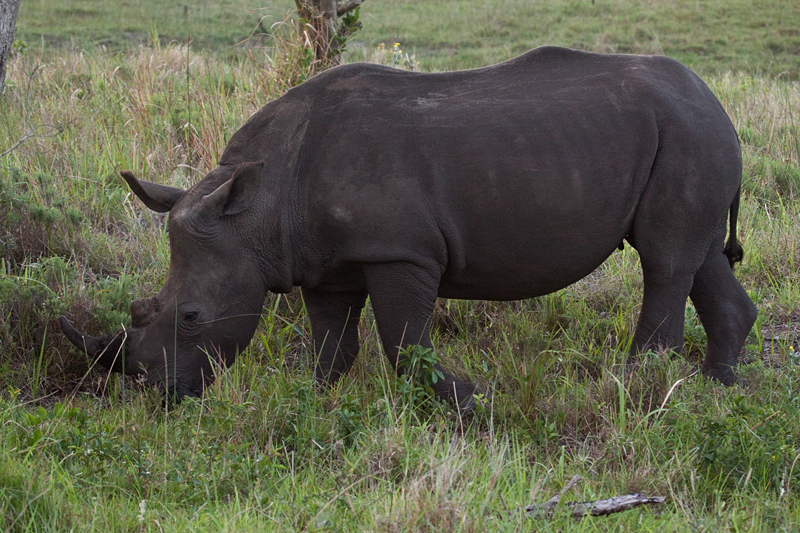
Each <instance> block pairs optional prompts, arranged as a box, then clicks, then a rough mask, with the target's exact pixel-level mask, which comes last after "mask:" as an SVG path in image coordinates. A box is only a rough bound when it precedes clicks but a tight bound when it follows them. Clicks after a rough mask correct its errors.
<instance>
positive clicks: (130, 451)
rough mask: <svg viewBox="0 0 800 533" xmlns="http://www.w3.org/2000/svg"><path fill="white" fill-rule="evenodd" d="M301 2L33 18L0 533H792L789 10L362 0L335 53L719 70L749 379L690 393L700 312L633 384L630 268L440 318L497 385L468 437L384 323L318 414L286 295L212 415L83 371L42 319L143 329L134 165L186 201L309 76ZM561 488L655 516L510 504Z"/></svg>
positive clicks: (460, 351) (87, 5) (37, 1)
mask: <svg viewBox="0 0 800 533" xmlns="http://www.w3.org/2000/svg"><path fill="white" fill-rule="evenodd" d="M288 7H289V6H288V5H286V6H284V5H275V4H273V5H267V6H266V7H264V5H263V4H261V3H258V2H254V1H252V0H245V1H237V2H235V3H234V2H225V1H218V0H217V1H215V2H209V1H206V0H199V1H196V2H193V3H192V4H191V5H189V4H186V5H185V6H184V5H182V4H173V3H170V4H169V5H167V6H164V5H163V4H162V3H160V2H155V1H152V2H151V1H150V0H140V1H133V0H129V1H128V2H122V3H120V2H107V1H104V0H72V1H66V2H65V1H59V2H53V1H52V0H27V1H25V2H23V3H22V7H21V9H20V15H19V20H18V25H17V26H18V34H17V35H18V37H19V41H18V43H17V46H16V51H15V57H14V60H13V62H12V63H11V65H10V70H9V73H8V80H7V88H6V93H5V94H4V96H3V97H2V98H1V99H0V154H3V155H2V156H0V384H2V389H0V527H3V528H4V529H5V530H9V531H28V530H31V531H40V530H45V531H60V530H71V529H75V530H114V531H116V530H137V531H151V530H152V531H159V530H167V531H178V530H193V531H195V530H220V531H222V530H226V531H244V530H253V531H261V530H290V531H296V530H309V531H311V530H343V531H344V530H346V531H352V530H379V531H409V530H419V531H451V530H503V531H506V530H508V531H510V530H517V529H521V530H553V531H556V530H558V531H561V530H570V531H571V530H590V531H595V530H613V531H617V530H622V531H625V530H637V531H639V530H641V531H666V530H675V531H687V530H697V531H796V530H797V524H798V523H800V505H798V501H799V500H798V498H797V497H796V495H795V494H796V492H797V491H798V489H800V483H798V482H799V481H800V444H799V443H800V416H798V415H800V412H798V411H800V345H798V342H800V339H798V337H800V333H798V329H797V327H796V325H795V323H796V321H797V320H798V317H799V316H800V314H799V313H798V309H797V307H798V305H797V302H798V295H800V283H799V281H800V280H798V273H797V267H796V263H797V261H798V259H800V257H798V254H799V253H800V252H798V248H799V246H798V235H800V227H798V224H800V223H798V220H800V219H799V218H798V215H800V140H799V139H800V131H799V130H800V124H798V114H800V86H798V82H797V80H798V75H800V69H799V66H800V63H798V61H799V60H798V47H800V35H798V32H797V29H798V28H800V6H799V5H798V4H797V3H796V2H793V1H788V0H787V1H779V0H773V1H766V0H764V1H754V2H744V1H738V0H731V1H727V2H723V1H722V0H707V1H700V0H697V1H677V0H676V1H666V2H663V1H662V2H647V1H633V0H615V1H603V0H596V2H595V3H594V4H592V3H591V2H590V1H589V0H586V1H577V0H575V1H572V0H558V1H550V2H531V1H529V0H528V1H525V0H492V1H489V2H481V3H479V4H476V3H475V2H468V1H463V2H462V1H450V2H444V1H436V0H428V1H412V0H409V1H405V2H404V1H394V2H386V1H381V0H369V1H368V2H366V3H365V4H364V6H363V8H362V13H361V20H362V22H363V23H364V30H363V31H361V32H359V33H357V34H356V36H355V40H354V41H351V42H350V43H349V44H348V50H349V52H348V53H347V55H346V56H345V60H347V61H354V60H362V59H367V60H370V61H378V62H384V63H387V64H390V65H393V66H396V67H399V68H412V67H413V68H418V69H425V70H435V69H449V68H461V67H470V66H477V65H480V64H487V63H491V62H495V61H499V60H502V59H505V58H507V57H510V56H512V55H515V54H516V53H518V52H521V51H523V50H525V49H527V48H530V47H534V46H538V45H541V44H548V43H549V44H562V45H568V46H574V47H579V48H584V49H590V50H597V51H619V52H641V53H665V54H668V55H672V56H674V57H677V58H679V59H681V60H683V61H685V62H686V63H687V64H689V65H690V66H692V67H693V68H695V69H696V70H698V71H700V72H701V73H703V75H704V76H705V78H706V79H707V81H708V83H709V85H710V86H711V88H712V89H713V90H714V92H715V93H716V94H717V96H718V97H719V98H720V100H721V101H722V103H723V105H724V106H725V108H726V109H727V110H728V112H729V114H730V116H731V118H732V120H733V122H734V124H735V125H736V127H737V129H738V131H739V133H740V136H741V140H742V147H743V151H744V157H745V175H744V202H743V206H742V215H741V218H740V225H741V235H742V240H743V241H744V243H745V250H746V255H745V262H744V264H743V265H741V266H740V268H739V269H738V270H737V273H738V276H739V278H740V279H741V280H742V282H743V284H744V285H745V287H746V288H747V290H748V291H749V293H750V294H751V296H752V298H753V299H754V301H756V303H757V305H758V306H759V310H760V315H759V320H758V322H757V325H756V328H754V330H753V332H752V334H751V336H750V338H749V339H748V343H747V346H746V349H745V352H744V354H743V357H742V361H743V364H742V366H741V376H742V378H743V380H742V383H741V384H740V385H737V386H735V387H731V388H722V387H720V386H718V385H717V384H714V383H709V382H707V381H705V380H703V379H702V378H700V377H699V376H697V375H695V372H696V369H697V366H698V364H699V362H700V360H701V359H702V357H703V355H704V351H705V335H704V332H703V330H702V327H701V326H700V324H699V321H698V319H697V316H696V314H695V312H694V310H693V308H692V307H691V306H689V307H688V308H687V312H686V344H685V346H684V355H682V356H681V355H676V354H653V355H652V356H650V357H647V358H645V361H644V364H643V366H642V368H641V369H640V371H639V372H638V373H635V374H633V375H627V376H626V375H625V373H624V372H622V365H623V364H624V361H625V347H626V345H627V344H628V342H629V340H630V337H631V335H632V333H633V327H634V324H635V318H636V315H637V312H638V307H639V305H640V299H641V277H640V273H639V266H638V258H637V256H636V253H635V251H633V250H632V249H630V247H627V248H626V249H625V250H624V251H622V252H616V253H615V254H614V255H613V256H612V257H611V258H610V259H609V261H608V262H607V263H606V264H605V265H604V266H603V267H601V268H600V269H598V270H597V271H596V272H595V273H593V274H592V275H591V276H589V277H588V278H586V279H585V280H583V281H581V282H580V283H578V284H576V285H574V286H573V287H570V288H568V289H565V290H563V291H560V292H558V293H555V294H553V295H550V296H546V297H543V298H539V299H535V300H530V301H524V302H510V303H491V302H464V301H442V302H440V304H439V306H438V308H437V311H436V314H435V317H434V318H435V322H436V324H435V325H436V339H435V344H436V346H437V347H438V353H439V355H440V357H441V358H442V359H444V361H445V364H446V365H447V366H449V367H450V368H452V369H454V370H456V371H457V372H458V373H459V374H461V375H463V376H465V377H468V378H469V379H472V380H474V381H475V382H477V383H479V384H480V385H481V387H482V390H483V391H484V401H483V404H482V405H483V406H482V409H480V412H479V413H477V414H476V415H475V416H474V417H471V418H463V417H461V416H460V415H459V413H457V412H454V411H453V410H452V409H451V408H450V407H449V406H446V405H441V404H437V403H432V402H430V401H428V400H427V399H426V396H425V395H424V393H423V392H424V391H421V390H420V388H419V386H415V385H413V384H408V383H405V382H401V381H399V380H398V379H397V378H395V377H394V375H393V372H392V371H391V370H390V369H387V368H386V367H385V365H384V360H383V358H382V356H381V353H380V347H379V341H378V337H377V333H376V330H375V326H374V322H373V320H372V317H371V314H370V313H369V312H367V313H365V316H364V318H363V319H362V324H361V334H362V338H363V341H364V348H363V350H362V354H361V356H360V357H359V360H358V361H357V364H356V367H355V368H354V369H353V371H352V372H351V373H350V375H348V376H347V377H346V378H344V379H343V380H342V383H341V384H340V385H339V386H338V387H337V388H336V389H335V390H333V391H330V392H327V393H324V394H319V393H317V391H316V389H315V385H314V383H313V379H312V372H311V369H310V365H309V363H310V357H311V354H310V336H309V326H308V322H307V319H306V317H305V313H304V311H303V309H302V301H301V300H300V298H299V297H298V295H297V294H292V295H289V296H284V297H275V296H271V297H269V298H268V300H267V301H266V302H265V307H264V314H263V319H262V324H261V326H260V328H259V330H258V332H257V334H256V337H255V339H254V340H253V342H252V343H251V346H250V347H249V348H248V350H247V351H246V352H245V353H243V354H241V356H240V357H239V358H238V360H237V363H236V364H235V365H234V366H233V367H231V368H229V369H227V370H221V371H220V373H219V376H218V379H217V380H216V382H215V384H214V385H213V387H211V389H210V390H208V391H207V393H206V395H205V396H204V398H203V399H202V400H197V401H187V402H184V403H182V404H180V405H177V406H176V405H166V406H165V405H164V404H163V402H162V399H161V397H160V396H159V394H158V393H157V392H156V391H153V390H148V389H145V388H143V387H141V386H140V385H139V384H138V383H135V382H131V381H128V380H124V379H120V378H119V377H118V376H109V375H107V374H105V373H103V372H101V371H99V370H96V369H89V367H88V362H87V361H86V360H85V359H84V358H82V357H81V356H80V355H78V354H76V353H75V352H74V351H73V350H71V349H70V348H69V346H68V343H67V342H66V341H65V340H64V339H63V338H62V336H61V334H60V332H59V331H58V329H57V324H56V322H55V319H56V318H57V317H58V315H60V314H62V313H65V314H67V316H69V317H70V319H72V320H73V321H74V322H75V323H76V324H77V326H78V327H79V328H81V329H84V330H87V331H90V332H94V333H100V332H105V331H108V330H109V329H112V328H116V327H118V325H119V324H120V323H123V324H126V325H127V324H128V321H129V316H128V305H129V303H130V300H131V297H132V296H141V295H151V294H153V293H155V292H156V291H157V290H158V288H159V287H160V286H161V284H162V283H163V280H164V277H165V274H166V271H167V266H168V261H169V258H168V246H167V242H166V238H165V234H164V218H163V217H162V216H159V215H155V214H153V213H151V212H149V211H147V210H146V208H144V207H143V206H142V205H141V203H140V202H138V201H137V200H136V199H135V198H132V197H131V195H129V193H128V190H127V189H126V187H125V186H124V183H123V182H122V181H121V179H120V178H119V177H118V175H117V172H118V170H119V169H121V168H128V169H132V170H134V171H135V172H136V173H137V175H139V176H142V177H145V178H146V179H150V180H153V181H159V182H161V183H165V184H170V185H175V186H182V187H183V186H189V185H191V184H192V183H194V182H196V181H197V180H198V179H200V177H202V175H203V174H204V172H205V171H207V170H209V169H210V168H212V167H213V165H214V164H215V161H216V159H217V157H218V156H219V154H220V153H221V151H222V149H223V147H224V146H225V143H226V141H227V139H228V138H229V137H230V135H231V134H232V133H233V132H234V131H235V130H236V128H237V127H239V126H240V125H241V124H242V123H243V122H244V120H245V119H246V118H247V117H248V116H249V115H250V114H251V113H253V112H254V111H255V110H256V109H258V108H259V107H260V106H261V105H263V103H265V102H266V101H268V100H270V99H272V98H276V97H278V96H279V95H280V94H281V93H282V92H283V91H285V90H286V88H288V87H289V86H291V85H293V84H296V83H298V82H300V81H302V80H303V79H304V78H305V76H306V75H307V73H308V72H309V71H310V70H309V69H310V68H311V65H310V64H309V56H308V54H307V53H306V52H305V51H304V50H303V49H302V48H301V47H298V46H297V45H296V43H294V42H293V41H292V39H291V36H292V35H294V33H293V31H292V26H291V25H292V22H291V21H290V20H289V21H286V20H287V19H286V18H285V9H287V8H288ZM259 20H261V21H262V22H261V23H260V24H259ZM283 21H286V22H283ZM275 23H278V24H277V25H276V24H275ZM395 42H400V43H401V46H400V47H394V46H393V45H394V43H395ZM381 43H382V44H383V45H382V46H380V45H381ZM401 48H402V49H403V50H404V51H403V52H400V51H399V50H400V49H401ZM406 54H407V56H406ZM20 140H24V142H23V143H22V144H19V145H18V146H16V148H15V149H14V150H12V151H10V152H7V153H6V151H7V150H8V149H9V148H11V147H12V146H14V145H15V144H16V143H17V142H18V141H20ZM573 474H580V475H581V476H582V477H583V478H584V480H585V481H584V482H583V483H582V484H580V485H579V486H578V487H577V489H576V490H574V491H573V492H572V493H570V494H571V495H568V496H567V498H568V499H574V500H594V499H598V498H605V497H609V496H612V495H614V494H624V493H629V492H635V491H644V492H646V493H648V494H651V495H654V494H661V495H664V496H667V498H668V500H667V503H666V504H664V505H663V506H661V507H660V508H653V509H645V510H635V511H629V512H626V513H621V514H619V515H615V516H612V517H608V518H602V519H588V520H582V521H574V520H572V519H569V518H567V517H566V516H565V514H563V513H562V514H559V513H557V514H556V516H555V517H553V518H552V519H545V518H544V517H542V516H534V517H531V516H528V515H527V514H526V513H524V512H523V511H522V507H523V506H525V505H528V504H530V503H532V502H542V501H544V500H546V499H547V498H549V497H550V496H551V495H552V494H553V493H556V492H558V490H560V489H561V487H562V486H563V485H564V484H566V483H567V481H568V480H569V479H570V478H571V477H572V475H573Z"/></svg>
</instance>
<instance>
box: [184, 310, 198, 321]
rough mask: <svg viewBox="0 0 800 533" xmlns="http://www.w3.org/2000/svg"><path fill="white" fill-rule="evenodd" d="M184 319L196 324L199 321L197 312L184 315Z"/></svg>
mask: <svg viewBox="0 0 800 533" xmlns="http://www.w3.org/2000/svg"><path fill="white" fill-rule="evenodd" d="M183 319H184V320H185V321H187V322H194V321H195V320H197V311H189V312H188V313H186V314H185V315H183Z"/></svg>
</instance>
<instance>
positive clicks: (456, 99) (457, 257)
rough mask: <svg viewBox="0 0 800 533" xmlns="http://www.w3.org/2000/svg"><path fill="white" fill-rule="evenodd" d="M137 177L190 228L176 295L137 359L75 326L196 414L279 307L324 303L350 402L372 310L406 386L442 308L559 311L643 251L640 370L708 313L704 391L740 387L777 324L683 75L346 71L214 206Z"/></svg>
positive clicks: (443, 392) (332, 73)
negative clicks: (281, 298)
mask: <svg viewBox="0 0 800 533" xmlns="http://www.w3.org/2000/svg"><path fill="white" fill-rule="evenodd" d="M123 177H124V178H125V180H126V181H127V182H128V184H129V185H130V187H131V189H132V190H133V192H134V193H136V195H137V196H138V197H139V198H140V199H141V200H142V201H143V202H144V203H145V205H147V206H148V207H149V208H151V209H154V210H156V211H161V212H164V211H169V212H170V218H169V239H170V250H171V264H170V270H169V275H168V278H167V281H166V283H165V285H164V287H163V288H162V289H161V291H160V292H159V293H158V295H156V296H155V297H154V298H152V299H149V300H136V301H134V302H133V304H131V315H132V326H131V328H129V329H128V330H127V331H125V332H124V339H123V336H121V335H116V336H110V337H105V338H102V339H95V338H92V337H86V336H83V335H82V334H81V333H79V332H77V331H75V330H74V329H72V327H71V326H70V325H69V323H68V322H67V321H66V320H62V326H63V327H64V331H65V333H66V335H67V337H68V338H69V339H70V340H71V341H72V342H73V344H75V345H76V346H77V347H78V348H79V349H81V350H85V351H86V352H87V353H88V354H89V355H90V356H94V357H100V361H99V362H100V363H101V364H103V365H106V366H112V367H113V369H114V370H118V369H120V368H122V369H123V370H124V371H126V372H132V373H146V375H147V379H148V381H150V382H153V383H160V384H162V385H164V386H166V387H167V388H170V389H174V390H176V391H178V392H179V393H180V394H199V393H200V392H201V391H202V387H203V384H204V383H205V382H206V381H207V379H208V377H209V376H210V375H211V372H210V370H211V364H210V362H209V358H212V359H216V360H220V361H222V362H224V363H230V362H231V361H232V360H233V358H234V356H235V354H236V352H237V350H240V349H242V348H244V347H245V346H246V345H247V344H248V343H249V342H250V339H251V338H252V336H253V334H254V331H255V328H256V325H257V324H258V320H259V317H260V314H261V307H262V304H263V301H264V297H265V294H266V292H267V291H274V292H286V291H289V290H290V289H291V288H292V287H293V286H300V287H301V288H302V293H303V298H304V300H305V305H306V308H307V310H308V314H309V317H310V319H311V328H312V332H313V338H314V346H315V350H316V353H317V358H318V359H317V378H318V379H319V381H320V382H321V383H331V382H334V381H336V380H337V379H338V378H339V377H340V376H341V375H342V374H344V373H345V372H347V370H348V369H349V368H350V366H351V365H352V363H353V360H354V358H355V357H356V354H357V353H358V350H359V339H358V328H357V324H358V319H359V315H360V312H361V309H362V307H363V306H364V302H365V300H366V297H367V295H369V296H370V299H371V302H372V306H373V309H374V312H375V319H376V321H377V326H378V331H379V333H380V336H381V339H382V342H383V346H384V349H385V352H386V354H387V356H388V358H389V360H390V362H391V364H392V365H393V366H395V367H397V362H398V361H397V359H398V353H399V351H398V347H401V346H406V345H409V344H420V345H422V346H425V347H430V346H431V342H430V338H429V334H428V333H429V322H430V315H431V312H432V310H433V307H434V303H435V300H436V297H437V296H442V297H446V298H470V299H490V300H513V299H521V298H530V297H534V296H539V295H542V294H547V293H549V292H552V291H555V290H558V289H561V288H562V287H565V286H567V285H569V284H571V283H574V282H576V281H577V280H579V279H581V278H582V277H584V276H586V275H587V274H589V273H590V272H592V271H593V270H594V269H595V268H597V267H598V266H599V265H600V264H601V263H602V262H603V261H604V260H605V259H606V258H607V257H608V256H609V255H610V254H611V253H612V252H613V251H614V249H615V248H617V246H619V245H620V244H621V243H622V242H623V240H627V241H628V242H629V243H630V244H631V245H632V246H633V247H634V248H635V249H636V250H637V251H638V253H639V255H640V257H641V263H642V270H643V275H644V300H643V303H642V309H641V315H640V317H639V322H638V325H637V327H636V332H635V335H634V338H633V343H632V346H631V355H634V356H635V355H636V354H637V353H641V352H644V351H647V350H650V349H665V348H666V349H676V350H678V349H680V347H681V345H682V343H683V323H684V308H685V306H686V298H687V296H688V297H691V299H692V301H693V302H694V305H695V307H696V308H697V312H698V314H699V316H700V319H701V321H702V323H703V326H704V328H705V330H706V332H707V334H708V349H707V354H706V358H705V362H704V363H703V371H704V373H705V374H706V375H708V376H710V377H712V378H716V379H719V380H720V381H722V382H723V383H726V384H728V383H731V382H733V380H734V373H733V367H734V366H735V365H736V362H737V359H738V355H739V352H740V350H741V348H742V346H743V344H744V341H745V337H746V336H747V334H748V332H749V331H750V328H751V326H752V325H753V322H754V320H755V317H756V308H755V306H754V304H753V302H752V301H751V300H750V298H749V297H748V295H747V293H746V292H745V291H744V289H743V288H742V286H741V285H740V284H739V283H738V281H737V280H736V278H735V277H734V275H733V273H732V265H733V263H734V262H735V261H737V260H740V259H741V247H740V245H739V243H738V241H737V239H736V216H737V212H738V206H739V194H740V193H739V190H740V181H741V153H740V149H739V143H738V140H737V137H736V132H735V131H734V128H733V126H732V124H731V122H730V120H729V119H728V116H727V115H726V113H725V110H724V109H723V108H722V106H721V105H720V103H719V102H718V101H717V99H716V98H715V97H714V95H713V94H712V93H711V91H710V90H709V89H708V87H707V86H706V85H705V84H704V83H703V82H702V81H701V80H700V79H699V78H698V77H697V76H696V75H695V74H694V73H693V72H691V71H690V70H689V69H687V68H686V67H684V66H683V65H681V64H680V63H678V62H676V61H674V60H671V59H668V58H665V57H654V56H628V55H597V54H590V53H584V52H576V51H571V50H566V49H561V48H552V47H546V48H539V49H536V50H533V51H531V52H529V53H527V54H525V55H523V56H520V57H518V58H516V59H512V60H510V61H506V62H504V63H501V64H499V65H495V66H491V67H487V68H481V69H476V70H468V71H463V72H449V73H441V74H422V73H411V72H403V71H399V70H394V69H391V68H387V67H382V66H376V65H367V64H354V65H346V66H341V67H337V68H334V69H331V70H329V71H326V72H323V73H322V74H319V75H317V76H316V77H314V78H313V79H311V80H309V81H307V82H305V83H303V84H302V85H300V86H299V87H296V88H294V89H292V90H290V91H289V92H287V93H286V95H285V96H283V97H281V98H279V99H277V100H275V101H273V102H270V103H268V104H267V105H266V106H264V107H263V108H262V109H261V110H260V111H258V112H257V113H256V114H255V115H253V116H252V117H251V118H250V119H249V120H248V121H247V122H246V123H245V124H244V126H243V127H242V128H241V129H240V130H239V131H238V132H236V133H235V134H234V136H233V138H232V139H231V141H230V143H229V144H228V146H227V147H226V149H225V152H224V153H223V155H222V158H221V159H220V161H219V165H218V166H217V167H216V168H214V169H213V170H211V172H209V173H208V174H207V175H206V176H205V178H203V179H202V180H201V181H200V182H199V183H197V184H196V185H195V186H193V187H192V188H190V189H188V190H186V191H183V190H181V189H175V188H171V187H165V186H161V185H157V184H153V183H147V182H144V181H139V180H137V179H136V178H135V177H134V176H133V175H132V174H130V173H127V172H123ZM729 212H730V238H729V240H728V244H727V245H724V240H725V235H726V230H727V226H728V224H727V223H726V222H727V220H726V219H727V215H728V213H729ZM120 339H123V340H120ZM123 347H124V350H122V348H123ZM120 351H123V352H124V356H125V359H124V364H121V363H118V362H117V360H116V359H113V358H112V356H111V355H109V354H110V353H112V352H113V353H114V354H118V353H119V352H120ZM436 392H437V394H438V395H439V396H441V397H442V398H448V399H450V400H454V401H456V402H457V403H460V404H461V405H462V406H463V407H469V406H470V403H471V401H472V399H471V395H472V393H473V386H472V385H470V384H468V383H464V382H462V381H460V380H458V379H456V378H454V377H453V376H451V375H449V374H446V379H445V380H444V381H443V382H440V383H439V384H438V385H437V389H436Z"/></svg>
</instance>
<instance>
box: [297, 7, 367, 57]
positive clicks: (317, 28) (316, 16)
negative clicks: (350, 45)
mask: <svg viewBox="0 0 800 533" xmlns="http://www.w3.org/2000/svg"><path fill="white" fill-rule="evenodd" d="M363 2H364V0H342V1H341V2H340V1H339V0H294V3H295V4H296V5H297V11H298V12H299V13H300V17H301V18H303V19H304V20H305V21H306V25H305V26H304V27H302V28H301V29H300V31H301V32H303V33H304V34H305V36H306V37H307V38H308V40H309V41H310V42H311V43H313V45H314V58H315V59H316V60H317V61H320V62H322V63H324V64H337V63H338V62H339V61H338V57H339V43H338V41H336V40H335V39H334V36H335V35H336V31H337V28H336V21H337V18H338V17H341V16H342V15H344V14H346V13H349V12H350V11H352V10H354V9H355V8H357V7H358V6H360V5H361V4H362V3H363Z"/></svg>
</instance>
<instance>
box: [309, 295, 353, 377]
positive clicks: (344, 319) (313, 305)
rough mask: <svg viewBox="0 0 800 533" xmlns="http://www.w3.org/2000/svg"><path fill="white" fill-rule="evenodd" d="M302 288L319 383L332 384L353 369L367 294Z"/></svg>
mask: <svg viewBox="0 0 800 533" xmlns="http://www.w3.org/2000/svg"><path fill="white" fill-rule="evenodd" d="M302 291H303V301H304V302H305V305H306V311H307V312H308V316H309V318H310V319H311V336H312V337H313V339H314V352H315V353H316V355H317V365H316V373H317V382H318V383H319V384H320V385H332V384H333V383H336V381H337V380H338V379H339V378H340V377H342V376H343V375H344V374H346V373H347V371H348V370H350V367H351V366H352V365H353V361H355V358H356V355H358V349H359V342H358V321H359V318H360V317H361V309H362V308H363V307H364V302H365V301H366V299H367V295H366V293H361V292H353V293H350V292H345V293H338V292H321V291H316V290H313V289H306V288H303V289H302Z"/></svg>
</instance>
